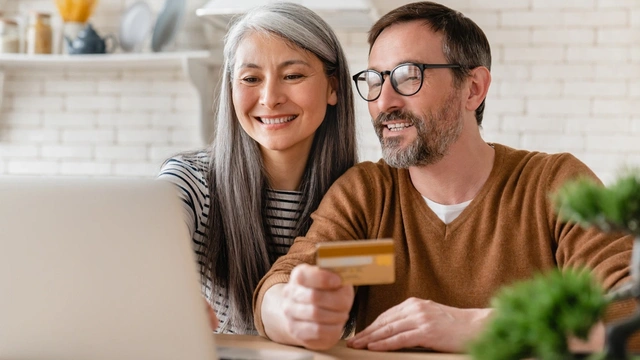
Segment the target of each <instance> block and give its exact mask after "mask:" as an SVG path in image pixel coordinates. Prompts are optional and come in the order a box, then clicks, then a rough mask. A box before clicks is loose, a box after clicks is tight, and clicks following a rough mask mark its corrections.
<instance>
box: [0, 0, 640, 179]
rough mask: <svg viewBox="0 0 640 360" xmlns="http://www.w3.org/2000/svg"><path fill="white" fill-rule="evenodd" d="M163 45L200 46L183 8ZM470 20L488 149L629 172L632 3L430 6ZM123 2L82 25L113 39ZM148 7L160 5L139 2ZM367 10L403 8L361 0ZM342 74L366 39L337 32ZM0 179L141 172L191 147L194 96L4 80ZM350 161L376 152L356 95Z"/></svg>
mask: <svg viewBox="0 0 640 360" xmlns="http://www.w3.org/2000/svg"><path fill="white" fill-rule="evenodd" d="M204 1H205V0H189V2H188V4H189V9H190V10H191V12H190V13H191V14H190V15H189V16H188V18H187V20H186V22H185V25H184V31H183V32H182V33H181V34H180V35H179V36H178V41H177V43H176V44H175V45H173V49H195V48H206V46H207V41H206V36H205V34H204V33H203V30H202V29H203V27H202V23H201V20H199V19H197V18H195V16H194V15H193V14H192V10H194V9H195V8H197V7H198V6H199V5H200V4H202V3H204ZM441 1H442V3H443V4H445V5H448V6H451V7H453V8H455V9H457V10H460V11H462V12H463V13H465V14H466V15H468V16H469V17H471V18H472V19H474V20H475V21H476V22H477V23H478V24H479V25H480V27H481V28H482V29H483V30H484V31H485V32H486V33H487V36H488V38H489V41H490V43H491V46H492V51H493V58H494V61H493V68H492V75H493V84H492V86H491V89H490V93H489V96H488V99H487V108H486V113H485V118H484V126H483V135H484V137H485V138H486V139H487V140H488V141H496V142H501V143H504V144H506V145H510V146H514V147H518V148H526V149H531V150H543V151H548V152H559V151H570V152H572V153H573V154H575V155H576V156H578V157H579V158H580V159H582V160H583V161H585V162H586V163H587V164H588V165H589V166H591V167H592V168H593V169H594V171H595V172H596V173H597V174H598V175H599V176H600V177H602V178H603V179H604V180H605V181H609V180H611V179H612V178H613V176H614V175H615V173H616V171H617V170H618V169H619V168H620V167H622V166H623V165H636V166H638V165H640V141H638V139H640V1H638V0H563V1H558V0H441ZM133 2H134V0H118V1H115V0H104V1H100V2H99V6H98V8H97V10H96V15H95V16H94V18H93V19H92V21H93V23H94V24H95V26H96V27H97V28H98V29H99V31H100V32H101V33H103V34H104V33H108V32H117V29H118V24H119V18H120V14H121V12H122V10H123V9H125V8H126V7H127V6H129V5H131V4H132V3H133ZM149 2H150V3H151V5H152V7H153V9H154V11H156V12H157V11H158V10H159V9H160V8H161V5H162V2H163V0H152V1H149ZM373 2H374V3H375V4H376V5H377V6H378V7H379V10H380V13H381V14H383V13H385V12H386V11H388V10H390V9H392V8H395V7H396V6H398V5H401V4H403V3H408V2H410V1H406V0H405V1H397V0H373ZM0 7H1V8H2V11H4V12H5V13H7V14H9V15H13V14H16V13H18V12H22V13H26V12H27V11H28V10H30V9H40V10H43V9H44V10H51V11H52V10H53V1H51V0H0ZM338 35H339V38H340V40H341V41H342V43H343V45H344V46H345V49H346V51H347V57H348V60H349V63H350V68H351V70H352V71H354V72H355V71H358V70H361V69H363V68H365V67H366V65H367V59H366V56H367V52H368V45H367V44H366V34H364V33H361V32H354V33H350V32H346V31H344V30H340V31H338ZM4 89H5V92H4V97H3V99H2V109H0V176H3V175H4V176H12V175H42V174H46V175H62V176H84V175H89V176H121V177H130V176H135V177H138V176H153V175H154V174H155V173H156V172H157V170H158V168H159V166H160V165H161V163H162V161H163V160H164V159H165V158H166V157H167V156H170V155H172V154H174V153H177V152H180V151H183V150H187V149H192V148H197V147H200V146H202V145H203V144H202V143H201V141H200V134H199V129H200V124H199V119H198V106H199V104H198V98H197V93H196V91H195V90H194V88H193V87H192V85H191V84H190V82H189V81H188V79H187V78H186V77H185V75H184V74H183V72H182V70H181V69H180V68H179V67H170V68H149V69H129V68H117V67H115V68H112V69H101V70H99V71H95V70H91V69H82V70H71V69H56V68H47V69H36V70H34V69H30V70H15V71H10V72H7V73H5V83H4ZM356 105H357V114H358V118H359V123H358V132H359V134H358V138H359V148H360V155H361V158H362V159H363V160H377V159H378V158H379V157H380V149H379V144H378V141H377V138H376V136H375V133H374V132H373V130H372V129H371V125H370V119H369V115H368V112H367V107H366V104H365V103H364V102H363V101H361V100H359V98H356Z"/></svg>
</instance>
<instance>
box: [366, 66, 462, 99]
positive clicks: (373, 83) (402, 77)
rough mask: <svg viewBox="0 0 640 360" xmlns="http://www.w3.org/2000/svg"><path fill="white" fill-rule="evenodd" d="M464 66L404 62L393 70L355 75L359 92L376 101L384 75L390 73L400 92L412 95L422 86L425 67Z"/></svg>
mask: <svg viewBox="0 0 640 360" xmlns="http://www.w3.org/2000/svg"><path fill="white" fill-rule="evenodd" d="M460 67H462V66H460V65H457V64H415V63H404V64H400V65H398V66H396V67H395V68H393V70H391V71H389V70H386V71H383V72H378V71H375V70H364V71H360V72H359V73H357V74H355V75H353V81H355V83H356V89H358V94H360V96H361V97H362V98H363V99H365V100H366V101H375V100H377V99H378V98H379V97H380V93H381V92H382V84H384V76H385V75H389V79H391V86H392V87H393V90H395V91H396V92H397V93H398V94H400V95H403V96H411V95H414V94H416V93H417V92H418V91H420V89H421V88H422V82H423V80H424V76H423V72H424V70H425V69H453V68H460Z"/></svg>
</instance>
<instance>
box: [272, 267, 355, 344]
mask: <svg viewBox="0 0 640 360" xmlns="http://www.w3.org/2000/svg"><path fill="white" fill-rule="evenodd" d="M276 286H278V285H276ZM276 286H273V287H272V288H271V289H269V290H268V291H267V292H266V293H265V298H264V300H263V303H262V312H263V316H262V317H263V322H264V325H265V331H266V333H267V336H268V337H269V338H271V339H272V340H274V341H278V342H284V343H290V344H294V345H301V346H304V347H306V348H308V349H312V350H325V349H328V348H330V347H332V346H333V345H335V344H336V343H337V342H338V341H339V340H340V337H341V335H342V332H343V328H344V325H345V323H346V322H347V319H348V318H349V310H350V309H351V305H352V304H353V299H354V290H353V286H351V285H343V284H342V280H341V279H340V276H338V275H337V274H335V273H333V272H331V271H328V270H324V269H321V268H319V267H317V266H312V265H307V264H302V265H298V266H296V267H295V268H294V269H293V271H292V272H291V277H290V278H289V282H288V283H287V284H285V285H284V286H283V287H281V288H280V290H278V288H276ZM272 290H274V291H272ZM268 298H269V299H268ZM276 306H277V307H278V308H277V309H275V308H274V307H276ZM278 318H279V319H278ZM282 330H284V332H283V331H282Z"/></svg>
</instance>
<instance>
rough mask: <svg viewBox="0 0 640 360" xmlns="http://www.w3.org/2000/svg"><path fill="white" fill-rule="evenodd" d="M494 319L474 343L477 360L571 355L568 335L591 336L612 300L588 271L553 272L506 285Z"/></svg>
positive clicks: (495, 305)
mask: <svg viewBox="0 0 640 360" xmlns="http://www.w3.org/2000/svg"><path fill="white" fill-rule="evenodd" d="M491 305H492V307H493V308H494V310H495V313H494V317H493V318H492V319H491V321H490V323H489V325H488V326H487V328H486V330H485V331H484V332H483V334H482V335H481V336H480V337H479V338H478V339H477V340H476V341H474V342H473V343H472V344H471V345H470V348H469V350H470V355H471V356H472V357H473V358H474V359H477V360H485V359H486V360H507V359H508V360H512V359H522V358H528V357H537V358H539V359H548V360H554V359H558V360H560V359H571V358H572V354H571V353H570V352H569V347H568V343H567V338H568V336H575V337H578V338H581V339H586V338H587V336H588V334H589V330H590V329H591V327H592V326H593V325H594V324H595V323H596V322H597V321H598V319H599V318H600V317H601V316H602V314H603V312H604V309H605V307H606V305H607V301H606V300H605V298H604V293H603V290H602V288H601V286H600V285H599V284H598V283H597V281H595V279H594V278H593V277H592V275H591V273H590V272H589V271H587V270H577V269H568V270H565V271H563V272H562V271H560V270H559V269H555V270H552V271H550V272H548V273H546V274H539V275H536V276H535V277H534V278H532V279H530V280H526V281H522V282H518V283H515V284H513V285H511V286H507V287H504V288H503V289H501V290H500V291H499V292H498V294H497V295H496V296H495V297H494V298H493V300H492V302H491Z"/></svg>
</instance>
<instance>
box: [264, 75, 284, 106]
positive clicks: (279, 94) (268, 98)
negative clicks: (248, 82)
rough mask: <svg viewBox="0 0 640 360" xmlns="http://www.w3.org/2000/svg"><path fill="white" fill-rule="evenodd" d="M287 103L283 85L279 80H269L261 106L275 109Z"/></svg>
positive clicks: (265, 85) (265, 83)
mask: <svg viewBox="0 0 640 360" xmlns="http://www.w3.org/2000/svg"><path fill="white" fill-rule="evenodd" d="M286 101H287V97H286V95H285V92H284V91H283V88H282V85H281V84H280V82H279V81H278V80H277V79H267V80H266V81H265V82H264V86H263V88H262V91H261V94H260V105H262V106H264V107H266V108H268V109H274V108H276V107H277V106H278V105H280V104H283V103H285V102H286Z"/></svg>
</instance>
